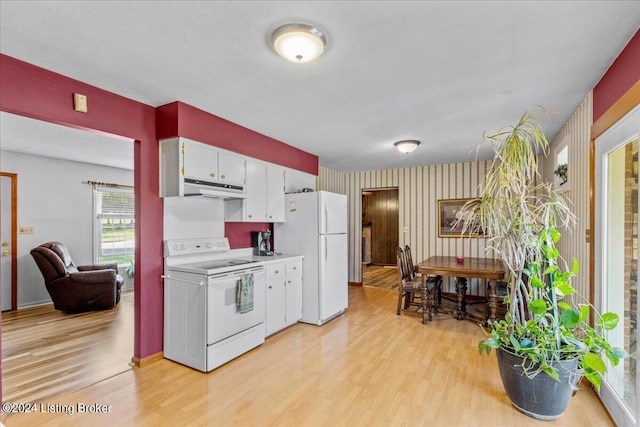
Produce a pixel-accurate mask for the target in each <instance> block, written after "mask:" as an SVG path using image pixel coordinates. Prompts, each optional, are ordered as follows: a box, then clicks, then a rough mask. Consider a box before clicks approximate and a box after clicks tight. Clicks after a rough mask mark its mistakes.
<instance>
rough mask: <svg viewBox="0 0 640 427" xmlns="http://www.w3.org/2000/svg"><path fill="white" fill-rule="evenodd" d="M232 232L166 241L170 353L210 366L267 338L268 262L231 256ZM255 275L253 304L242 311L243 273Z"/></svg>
mask: <svg viewBox="0 0 640 427" xmlns="http://www.w3.org/2000/svg"><path fill="white" fill-rule="evenodd" d="M229 249H230V248H229V241H228V240H227V239H226V238H203V239H175V240H166V241H165V258H164V259H165V266H164V275H163V278H164V348H163V350H164V357H166V358H167V359H170V360H173V361H176V362H178V363H182V364H183V365H187V366H190V367H192V368H195V369H198V370H200V371H203V372H209V371H211V370H213V369H215V368H217V367H218V366H220V365H222V364H224V363H226V362H228V361H230V360H232V359H234V358H235V357H237V356H239V355H241V354H243V353H245V352H247V351H249V350H251V349H252V348H254V347H257V346H259V345H260V344H262V343H264V337H265V325H264V321H265V275H264V267H263V266H262V264H259V263H257V262H256V261H254V260H253V257H252V256H248V257H246V258H231V257H230V256H229V254H228V251H229ZM245 274H252V275H253V310H251V311H248V312H246V313H241V312H240V309H239V308H238V307H237V304H236V295H237V289H238V285H239V281H240V279H241V277H242V276H243V275H245Z"/></svg>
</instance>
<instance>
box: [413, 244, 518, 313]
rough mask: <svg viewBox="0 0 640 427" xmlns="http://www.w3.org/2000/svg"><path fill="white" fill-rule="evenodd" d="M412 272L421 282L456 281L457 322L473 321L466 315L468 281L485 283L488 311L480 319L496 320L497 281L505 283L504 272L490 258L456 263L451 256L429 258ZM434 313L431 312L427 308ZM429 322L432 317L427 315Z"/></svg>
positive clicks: (504, 269) (498, 262)
mask: <svg viewBox="0 0 640 427" xmlns="http://www.w3.org/2000/svg"><path fill="white" fill-rule="evenodd" d="M414 268H415V271H416V272H418V273H420V274H421V275H422V278H423V280H427V276H429V275H433V276H450V277H455V278H456V302H457V310H456V312H455V317H456V318H457V319H458V320H463V319H465V318H469V317H471V318H475V316H473V315H471V314H469V313H467V301H466V294H467V279H468V278H479V279H487V281H488V285H489V292H488V295H487V305H488V307H489V310H488V313H487V316H486V318H485V319H483V320H484V321H485V322H486V321H487V320H492V321H493V320H495V319H496V312H497V310H498V295H497V294H496V281H497V280H504V278H505V275H506V274H507V269H506V267H505V265H504V263H503V262H502V261H501V260H496V259H491V258H466V257H465V258H464V259H463V260H462V262H459V260H458V258H457V257H454V256H432V257H429V258H427V259H426V260H424V261H421V262H419V263H417V264H416V265H415V266H414ZM430 309H433V308H430ZM429 317H430V318H431V317H432V316H431V313H430V315H429Z"/></svg>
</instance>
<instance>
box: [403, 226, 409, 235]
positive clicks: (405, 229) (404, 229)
mask: <svg viewBox="0 0 640 427" xmlns="http://www.w3.org/2000/svg"><path fill="white" fill-rule="evenodd" d="M402 231H404V232H405V233H408V232H409V226H408V225H405V226H404V228H403V229H402Z"/></svg>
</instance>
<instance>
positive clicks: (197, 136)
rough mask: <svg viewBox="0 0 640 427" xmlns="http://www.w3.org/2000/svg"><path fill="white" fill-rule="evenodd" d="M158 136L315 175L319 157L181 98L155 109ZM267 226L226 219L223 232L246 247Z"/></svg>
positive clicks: (234, 245)
mask: <svg viewBox="0 0 640 427" xmlns="http://www.w3.org/2000/svg"><path fill="white" fill-rule="evenodd" d="M156 135H157V138H158V139H159V140H160V139H165V138H173V137H176V136H182V137H185V138H190V139H193V140H195V141H199V142H204V143H207V144H210V145H214V146H216V147H219V148H223V149H226V150H229V151H234V152H236V153H240V154H244V155H246V156H250V157H253V158H256V159H260V160H264V161H267V162H270V163H275V164H279V165H282V166H286V167H290V168H292V169H297V170H301V171H303V172H307V173H310V174H313V175H318V157H317V156H314V155H312V154H309V153H307V152H305V151H302V150H299V149H297V148H295V147H292V146H290V145H287V144H285V143H283V142H280V141H277V140H275V139H273V138H269V137H268V136H265V135H262V134H260V133H258V132H255V131H252V130H250V129H247V128H245V127H242V126H240V125H237V124H235V123H232V122H230V121H228V120H225V119H222V118H220V117H218V116H214V115H213V114H210V113H207V112H206V111H202V110H199V109H198V108H195V107H192V106H190V105H188V104H185V103H183V102H172V103H170V104H167V105H163V106H161V107H158V108H157V109H156ZM268 229H269V223H242V222H228V223H226V224H225V233H224V235H225V236H226V237H227V238H228V239H229V244H230V245H231V248H232V249H236V248H248V247H251V246H252V245H253V242H251V231H264V230H268Z"/></svg>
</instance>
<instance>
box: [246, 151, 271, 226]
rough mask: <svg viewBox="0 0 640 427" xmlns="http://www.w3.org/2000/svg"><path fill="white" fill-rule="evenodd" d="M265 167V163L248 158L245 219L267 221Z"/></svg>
mask: <svg viewBox="0 0 640 427" xmlns="http://www.w3.org/2000/svg"><path fill="white" fill-rule="evenodd" d="M265 169H266V164H265V163H262V162H259V161H257V160H253V159H247V183H246V185H245V192H246V193H247V198H246V200H245V201H244V203H245V206H244V208H245V209H244V215H245V217H244V220H245V221H254V222H266V214H267V210H266V206H267V182H266V181H265Z"/></svg>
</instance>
